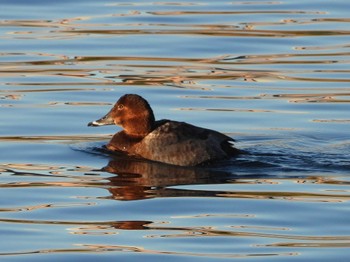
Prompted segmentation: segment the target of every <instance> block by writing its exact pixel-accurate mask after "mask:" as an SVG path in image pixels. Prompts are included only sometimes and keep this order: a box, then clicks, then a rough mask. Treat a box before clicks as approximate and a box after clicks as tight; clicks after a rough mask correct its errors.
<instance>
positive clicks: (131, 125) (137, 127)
mask: <svg viewBox="0 0 350 262" xmlns="http://www.w3.org/2000/svg"><path fill="white" fill-rule="evenodd" d="M123 128H124V131H125V133H126V134H127V135H129V136H132V137H135V138H136V137H138V138H143V137H145V136H147V135H148V134H149V133H150V132H152V130H153V128H154V119H147V118H142V119H140V118H135V119H132V120H129V121H128V124H127V126H125V125H124V126H123Z"/></svg>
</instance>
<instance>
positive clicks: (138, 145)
mask: <svg viewBox="0 0 350 262" xmlns="http://www.w3.org/2000/svg"><path fill="white" fill-rule="evenodd" d="M104 125H117V126H120V127H122V130H121V131H119V132H117V133H116V134H114V135H113V137H112V139H111V140H110V141H109V143H108V144H107V145H106V146H105V148H106V149H107V151H110V152H118V153H120V152H121V153H123V154H127V155H128V156H132V157H136V158H142V159H147V160H151V161H155V162H162V163H166V164H170V165H176V166H198V165H204V164H205V163H210V162H213V161H216V160H222V159H228V158H230V157H233V156H236V155H238V154H239V153H240V150H238V149H237V148H235V147H234V145H233V142H235V140H234V139H233V138H231V137H229V136H227V135H225V134H222V133H220V132H218V131H215V130H211V129H207V128H202V127H198V126H195V125H191V124H188V123H186V122H180V121H174V120H169V119H161V120H157V121H156V120H155V116H154V113H153V110H152V108H151V106H150V104H149V103H148V102H147V100H146V99H144V98H143V97H141V96H139V95H137V94H125V95H123V96H121V97H120V98H119V100H118V101H117V102H116V103H115V105H114V106H113V107H112V109H111V110H110V111H109V112H108V113H107V114H106V115H105V116H103V117H102V118H100V119H98V120H96V121H93V122H90V123H88V126H93V127H97V126H104Z"/></svg>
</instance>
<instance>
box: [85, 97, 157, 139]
mask: <svg viewBox="0 0 350 262" xmlns="http://www.w3.org/2000/svg"><path fill="white" fill-rule="evenodd" d="M154 122H155V119H154V114H153V111H152V108H151V107H150V105H149V104H148V102H147V101H146V100H145V99H144V98H142V97H141V96H139V95H135V94H126V95H123V96H122V97H120V98H119V100H118V101H117V103H116V104H115V105H114V106H113V108H112V109H111V111H109V112H108V113H107V115H105V116H104V117H102V118H101V119H99V120H96V121H93V122H90V123H89V124H88V126H103V125H118V126H121V127H123V129H124V131H125V133H126V134H128V135H131V136H135V137H144V136H146V135H147V134H148V133H150V132H151V131H152V130H153V127H154Z"/></svg>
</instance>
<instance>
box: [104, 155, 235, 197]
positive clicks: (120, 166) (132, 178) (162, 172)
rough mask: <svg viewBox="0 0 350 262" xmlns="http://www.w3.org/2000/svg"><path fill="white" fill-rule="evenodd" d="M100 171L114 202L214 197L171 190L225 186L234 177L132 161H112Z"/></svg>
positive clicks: (204, 193)
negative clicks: (187, 187) (104, 174)
mask: <svg viewBox="0 0 350 262" xmlns="http://www.w3.org/2000/svg"><path fill="white" fill-rule="evenodd" d="M103 171H105V172H109V173H111V174H115V176H113V177H109V178H107V179H108V180H109V181H110V182H109V183H108V184H109V185H110V187H109V189H108V190H109V191H110V193H111V194H112V197H113V198H114V199H118V200H138V199H146V198H154V197H183V196H214V195H215V194H216V193H217V192H215V191H206V190H191V189H181V188H172V187H174V186H183V185H199V184H224V183H228V181H230V180H231V179H232V178H233V177H235V175H234V174H232V173H230V172H224V171H218V170H214V169H210V168H207V167H178V166H172V165H167V164H162V163H156V162H150V161H142V160H135V159H125V158H120V159H118V158H115V159H113V160H111V161H110V162H109V163H108V165H107V166H105V167H104V168H103Z"/></svg>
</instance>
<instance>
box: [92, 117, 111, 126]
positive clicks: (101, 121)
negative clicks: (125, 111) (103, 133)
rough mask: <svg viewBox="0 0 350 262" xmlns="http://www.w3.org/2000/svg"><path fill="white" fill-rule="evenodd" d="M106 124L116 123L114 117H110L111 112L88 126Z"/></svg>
mask: <svg viewBox="0 0 350 262" xmlns="http://www.w3.org/2000/svg"><path fill="white" fill-rule="evenodd" d="M106 125H114V121H113V118H112V117H110V115H109V114H107V115H105V116H104V117H102V118H101V119H99V120H96V121H92V122H90V123H88V126H106Z"/></svg>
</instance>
